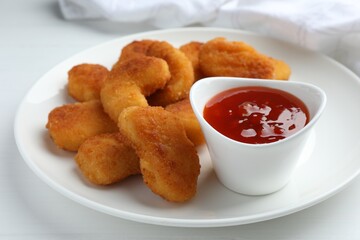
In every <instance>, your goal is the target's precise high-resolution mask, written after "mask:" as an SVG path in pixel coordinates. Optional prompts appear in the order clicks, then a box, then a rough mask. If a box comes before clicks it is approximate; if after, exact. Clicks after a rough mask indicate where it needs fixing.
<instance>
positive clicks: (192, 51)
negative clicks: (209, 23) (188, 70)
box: [179, 41, 204, 81]
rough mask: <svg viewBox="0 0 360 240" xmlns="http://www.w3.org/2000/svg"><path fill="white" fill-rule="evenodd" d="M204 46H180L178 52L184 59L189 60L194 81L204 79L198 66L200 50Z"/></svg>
mask: <svg viewBox="0 0 360 240" xmlns="http://www.w3.org/2000/svg"><path fill="white" fill-rule="evenodd" d="M202 45H204V43H202V42H196V41H193V42H189V43H186V44H184V45H182V46H180V48H179V49H180V51H182V52H183V53H184V54H185V55H186V57H187V58H188V59H189V60H190V62H191V64H192V66H193V69H194V78H195V81H197V80H199V79H201V78H203V77H204V75H203V73H202V72H201V68H200V64H199V54H200V49H201V47H202Z"/></svg>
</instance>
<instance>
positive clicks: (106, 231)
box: [0, 0, 360, 240]
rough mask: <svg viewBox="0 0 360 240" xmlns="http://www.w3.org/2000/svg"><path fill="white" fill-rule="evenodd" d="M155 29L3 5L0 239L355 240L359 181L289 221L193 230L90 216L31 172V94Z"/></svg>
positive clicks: (35, 3)
mask: <svg viewBox="0 0 360 240" xmlns="http://www.w3.org/2000/svg"><path fill="white" fill-rule="evenodd" d="M153 29H154V28H152V27H150V26H144V25H139V24H132V25H125V24H122V23H109V22H105V21H103V22H101V21H100V22H99V21H65V20H63V18H62V16H61V13H60V10H59V8H58V4H57V2H56V1H53V0H52V1H47V0H31V1H30V0H29V1H25V0H12V1H10V0H9V1H5V0H3V1H1V2H0V30H1V31H0V79H1V87H0V98H1V99H0V111H1V115H0V116H1V117H0V133H1V134H0V239H1V240H3V239H6V240H7V239H10V240H14V239H16V240H18V239H19V240H20V239H21V240H23V239H25V240H27V239H36V240H42V239H50V240H51V239H87V240H91V239H250V240H253V239H360V204H359V203H360V179H359V178H357V179H356V180H355V181H354V182H353V183H352V184H351V185H350V186H349V187H348V188H347V189H345V190H344V191H342V192H340V193H339V194H337V195H336V196H333V197H332V198H330V199H328V200H326V201H325V202H323V203H320V204H318V205H316V206H313V207H311V208H308V209H306V210H303V211H301V212H298V213H295V214H292V215H289V216H286V217H282V218H278V219H274V220H270V221H266V222H261V223H255V224H248V225H243V226H235V227H225V228H200V229H193V228H175V227H161V226H154V225H148V224H141V223H136V222H131V221H126V220H122V219H120V218H116V217H112V216H109V215H105V214H103V213H99V212H96V211H93V210H91V209H88V208H86V207H84V206H82V205H79V204H78V203H75V202H73V201H71V200H69V199H67V198H66V197H64V196H62V195H61V194H60V193H58V192H56V191H54V190H53V189H51V188H50V187H49V186H48V185H46V184H45V183H43V182H42V181H41V180H40V179H39V178H38V177H37V176H36V175H35V174H34V173H33V172H32V171H31V170H30V169H29V168H28V166H27V165H26V164H25V162H24V161H23V159H22V158H21V156H20V154H19V152H18V150H17V147H16V145H15V140H14V134H13V124H14V117H15V114H16V109H17V107H18V105H19V104H20V102H21V100H22V98H23V97H24V95H25V94H26V92H27V91H28V90H29V89H30V87H31V86H32V85H33V84H34V83H35V82H36V81H37V80H38V79H39V78H40V77H41V76H42V75H43V74H44V73H46V72H47V71H48V70H49V69H51V68H52V67H54V66H55V65H56V64H58V63H59V62H61V61H63V60H65V59H67V58H69V57H71V56H72V55H74V54H76V53H78V52H79V51H82V50H85V49H87V48H89V47H92V46H95V45H97V44H99V43H102V42H105V41H107V40H111V39H114V38H117V37H121V36H124V35H128V34H132V33H137V32H142V31H148V30H153ZM359 94H360V93H359ZM24 121H26V119H24ZM359 161H360V159H359Z"/></svg>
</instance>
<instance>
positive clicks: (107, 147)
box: [75, 132, 140, 185]
mask: <svg viewBox="0 0 360 240" xmlns="http://www.w3.org/2000/svg"><path fill="white" fill-rule="evenodd" d="M75 161H76V163H77V165H78V166H79V168H80V170H81V172H82V174H83V176H85V178H86V179H87V180H89V181H90V182H91V183H93V184H98V185H108V184H113V183H117V182H120V181H121V180H123V179H125V178H127V177H128V176H131V175H134V174H140V164H139V158H138V156H137V155H136V153H135V151H134V150H133V149H132V148H131V147H130V146H128V145H127V144H125V143H124V141H123V138H122V135H121V134H120V133H119V132H117V133H105V134H99V135H96V136H93V137H90V138H88V139H86V140H85V142H83V144H81V146H80V148H79V150H78V152H77V154H76V156H75Z"/></svg>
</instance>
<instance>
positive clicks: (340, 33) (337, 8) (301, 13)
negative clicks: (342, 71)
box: [59, 0, 360, 76]
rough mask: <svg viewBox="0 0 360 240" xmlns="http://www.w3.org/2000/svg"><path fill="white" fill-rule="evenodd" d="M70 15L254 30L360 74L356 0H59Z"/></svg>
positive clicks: (359, 25) (359, 5)
mask: <svg viewBox="0 0 360 240" xmlns="http://www.w3.org/2000/svg"><path fill="white" fill-rule="evenodd" d="M59 3H60V8H61V11H62V13H63V15H64V17H65V18H66V19H69V20H74V19H106V20H109V21H118V22H128V23H135V22H137V23H146V24H150V25H153V26H155V27H157V28H172V27H183V26H189V25H192V24H197V25H202V26H209V27H214V26H215V27H226V28H235V29H243V30H250V31H253V32H257V33H261V34H264V35H267V36H271V37H274V38H278V39H282V40H285V41H289V42H292V43H295V44H297V45H300V46H303V47H306V48H309V49H312V50H315V51H319V52H322V53H324V54H327V55H329V56H330V57H333V58H335V59H336V60H338V61H340V62H342V63H343V64H344V65H346V66H347V67H349V68H350V69H352V70H353V71H354V72H355V73H357V74H358V75H359V76H360V44H358V43H359V42H360V41H359V40H360V2H359V1H358V0H350V1H346V0H330V1H329V0H317V1H313V0H299V1H283V0H181V1H178V0H151V1H149V0H127V1H125V0H59Z"/></svg>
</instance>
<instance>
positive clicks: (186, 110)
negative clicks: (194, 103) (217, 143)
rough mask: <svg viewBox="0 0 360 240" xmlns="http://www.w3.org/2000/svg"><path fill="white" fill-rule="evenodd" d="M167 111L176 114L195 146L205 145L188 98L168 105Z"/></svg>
mask: <svg viewBox="0 0 360 240" xmlns="http://www.w3.org/2000/svg"><path fill="white" fill-rule="evenodd" d="M165 110H166V111H169V112H172V113H174V114H176V116H177V117H179V118H180V120H181V121H182V123H183V125H184V128H185V131H186V135H187V137H188V138H189V139H190V141H192V142H193V144H194V145H195V146H199V145H201V144H204V143H205V137H204V135H203V132H202V130H201V127H200V124H199V122H198V120H197V118H196V116H195V114H194V111H193V109H192V107H191V104H190V100H189V99H188V98H186V99H184V100H181V101H179V102H176V103H173V104H170V105H167V106H166V107H165Z"/></svg>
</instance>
